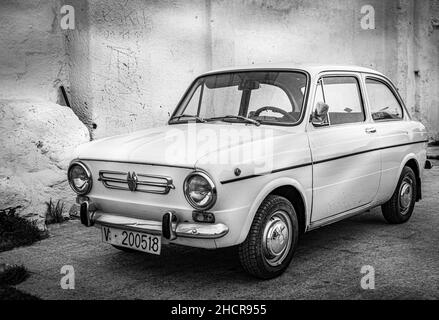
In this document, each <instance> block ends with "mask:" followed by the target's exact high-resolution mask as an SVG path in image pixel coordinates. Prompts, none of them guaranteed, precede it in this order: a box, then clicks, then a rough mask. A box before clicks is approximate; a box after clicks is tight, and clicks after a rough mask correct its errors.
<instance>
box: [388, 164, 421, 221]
mask: <svg viewBox="0 0 439 320" xmlns="http://www.w3.org/2000/svg"><path fill="white" fill-rule="evenodd" d="M417 188H418V186H417V184H416V176H415V173H414V172H413V170H412V169H411V168H409V167H404V168H403V169H402V173H401V177H400V178H399V181H398V185H397V186H396V190H395V192H394V193H393V195H392V198H390V200H389V201H387V202H386V203H385V204H383V205H382V206H381V210H382V212H383V216H384V218H385V219H386V221H387V222H388V223H391V224H399V223H404V222H407V221H408V220H409V219H410V217H411V216H412V213H413V209H414V207H415V202H416V194H417Z"/></svg>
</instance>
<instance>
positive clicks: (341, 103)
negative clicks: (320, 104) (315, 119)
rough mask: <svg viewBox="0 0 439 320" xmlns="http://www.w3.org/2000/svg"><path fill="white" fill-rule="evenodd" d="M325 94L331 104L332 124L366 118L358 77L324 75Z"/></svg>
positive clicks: (360, 120) (330, 120) (353, 121)
mask: <svg viewBox="0 0 439 320" xmlns="http://www.w3.org/2000/svg"><path fill="white" fill-rule="evenodd" d="M323 95H324V99H325V103H326V104H327V105H328V106H329V110H328V114H329V123H330V124H331V125H334V124H344V123H355V122H363V121H364V120H365V119H366V116H365V114H364V109H363V104H362V100H361V95H360V87H359V83H358V80H357V78H355V77H324V78H323Z"/></svg>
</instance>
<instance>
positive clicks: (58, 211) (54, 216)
mask: <svg viewBox="0 0 439 320" xmlns="http://www.w3.org/2000/svg"><path fill="white" fill-rule="evenodd" d="M46 204H47V211H46V224H54V223H62V222H64V221H66V220H69V218H68V217H64V216H63V213H64V203H63V202H61V200H58V201H57V203H56V204H55V203H54V202H52V199H50V201H49V202H46Z"/></svg>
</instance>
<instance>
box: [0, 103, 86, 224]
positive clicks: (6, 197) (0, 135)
mask: <svg viewBox="0 0 439 320" xmlns="http://www.w3.org/2000/svg"><path fill="white" fill-rule="evenodd" d="M89 140H90V136H89V132H88V130H87V128H86V126H85V125H84V124H83V123H82V122H81V121H80V120H79V119H78V117H77V116H76V115H75V114H74V113H73V111H72V110H71V109H70V108H68V107H64V106H61V105H58V104H55V103H52V102H47V101H31V100H5V99H2V100H0V145H1V153H0V194H1V197H0V209H2V208H7V207H16V206H21V208H20V209H19V211H17V212H18V213H19V214H20V215H27V216H32V217H33V218H32V219H34V218H35V217H37V218H36V219H37V221H38V225H39V226H40V224H41V220H42V221H43V222H44V217H45V213H46V210H47V205H46V202H48V201H49V200H50V199H52V201H53V202H55V203H56V202H57V201H58V200H61V201H62V202H64V203H65V206H64V207H65V208H66V210H68V208H70V206H71V205H72V204H73V203H74V201H75V194H74V193H73V191H72V190H71V189H70V186H69V184H68V182H67V178H66V171H67V168H68V165H69V162H70V161H71V160H72V159H73V158H74V156H75V153H74V152H75V149H76V147H77V146H79V145H80V144H82V143H85V142H88V141H89ZM66 213H67V212H66Z"/></svg>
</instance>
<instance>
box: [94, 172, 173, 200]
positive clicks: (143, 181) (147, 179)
mask: <svg viewBox="0 0 439 320" xmlns="http://www.w3.org/2000/svg"><path fill="white" fill-rule="evenodd" d="M98 181H102V183H103V185H104V186H105V187H106V188H109V189H117V190H127V191H133V192H134V191H139V192H147V193H157V194H167V193H169V190H171V189H175V186H174V185H173V183H172V179H171V178H169V177H164V176H157V175H149V174H140V173H135V172H134V171H133V172H120V171H107V170H101V171H99V179H98Z"/></svg>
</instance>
